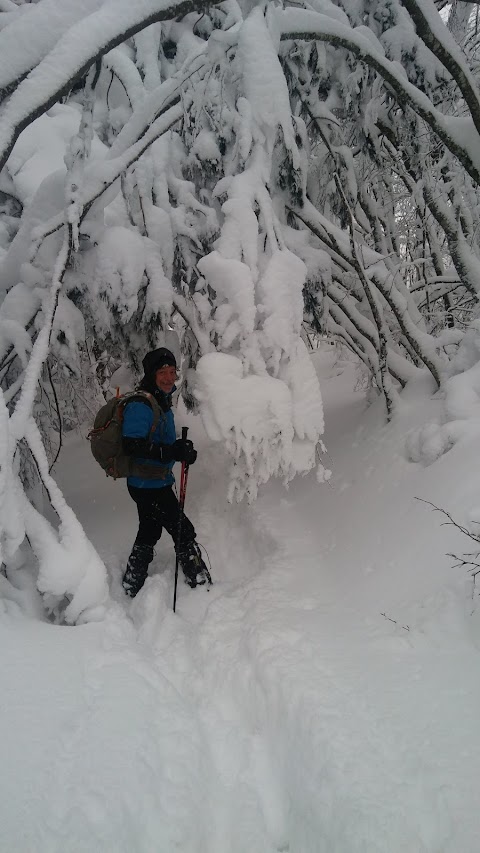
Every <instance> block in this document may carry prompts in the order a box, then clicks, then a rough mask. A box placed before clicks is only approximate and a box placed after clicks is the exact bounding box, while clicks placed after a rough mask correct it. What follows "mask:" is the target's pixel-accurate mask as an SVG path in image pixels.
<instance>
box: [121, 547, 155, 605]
mask: <svg viewBox="0 0 480 853" xmlns="http://www.w3.org/2000/svg"><path fill="white" fill-rule="evenodd" d="M152 560H153V548H152V546H151V545H134V546H133V548H132V553H131V554H130V556H129V558H128V563H127V568H126V570H125V574H124V576H123V580H122V586H123V588H124V590H125V592H126V594H127V595H129V596H130V598H135V596H136V594H137V592H140V590H141V588H142V586H143V584H144V583H145V581H146V579H147V575H148V567H149V565H150V563H151V562H152Z"/></svg>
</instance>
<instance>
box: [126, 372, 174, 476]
mask: <svg viewBox="0 0 480 853" xmlns="http://www.w3.org/2000/svg"><path fill="white" fill-rule="evenodd" d="M140 388H142V389H143V390H145V391H149V393H151V394H153V396H154V397H155V399H156V401H157V403H158V405H159V406H160V412H161V414H160V418H159V421H158V424H157V427H156V429H155V432H154V433H153V436H151V435H150V430H151V428H152V425H153V411H152V408H151V406H150V405H149V404H148V402H147V401H146V400H145V402H143V401H142V400H132V402H131V403H127V405H126V406H125V409H124V413H123V427H122V434H123V446H124V449H125V452H126V453H127V454H128V455H129V456H132V457H133V458H134V459H135V461H136V462H140V463H141V464H142V465H152V466H157V467H158V468H159V472H160V470H161V473H162V475H164V476H159V477H158V479H155V478H151V479H150V478H148V479H143V478H142V477H128V478H127V483H128V485H129V486H135V487H136V488H139V489H161V488H163V487H164V486H171V485H173V483H174V482H175V477H174V476H173V471H172V469H173V466H174V464H175V463H174V462H172V461H168V462H164V461H162V447H163V446H164V445H171V444H173V443H174V441H175V440H176V435H175V419H174V416H173V411H172V394H173V391H175V386H174V387H173V389H172V394H165V393H164V392H163V391H160V389H158V388H157V387H156V386H155V387H153V388H152V387H145V384H144V383H142V384H141V385H140ZM165 469H167V472H166V473H165Z"/></svg>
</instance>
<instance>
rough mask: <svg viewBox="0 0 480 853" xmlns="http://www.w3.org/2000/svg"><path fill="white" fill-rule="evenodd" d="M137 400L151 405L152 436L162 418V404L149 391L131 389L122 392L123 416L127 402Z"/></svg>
mask: <svg viewBox="0 0 480 853" xmlns="http://www.w3.org/2000/svg"><path fill="white" fill-rule="evenodd" d="M135 400H137V401H138V402H141V403H146V404H147V405H148V406H150V408H151V410H152V413H153V422H152V426H151V427H150V436H153V435H154V433H155V430H156V428H157V426H158V422H159V420H160V417H161V416H163V412H162V411H161V409H160V406H159V405H158V403H157V401H156V399H155V397H154V396H153V394H150V392H149V391H142V390H140V389H138V390H137V391H129V392H128V393H127V394H122V397H121V406H122V416H123V409H124V408H125V406H126V405H127V403H132V402H135Z"/></svg>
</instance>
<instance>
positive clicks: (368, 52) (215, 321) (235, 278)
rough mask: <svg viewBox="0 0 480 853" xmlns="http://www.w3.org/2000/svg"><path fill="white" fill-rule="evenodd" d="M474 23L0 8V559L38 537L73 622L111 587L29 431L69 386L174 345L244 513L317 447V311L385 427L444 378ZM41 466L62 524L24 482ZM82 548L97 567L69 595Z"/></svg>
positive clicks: (462, 259) (478, 125)
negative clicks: (358, 369)
mask: <svg viewBox="0 0 480 853" xmlns="http://www.w3.org/2000/svg"><path fill="white" fill-rule="evenodd" d="M440 12H441V14H440ZM476 32H477V30H476V25H475V8H474V7H473V5H472V4H467V3H456V4H454V5H453V6H450V5H448V6H444V5H443V4H442V3H440V4H439V8H437V7H436V6H435V5H434V4H433V2H431V0H402V2H400V0H388V2H387V0H380V2H378V0H358V2H355V3H351V2H346V0H345V2H336V3H333V2H330V0H309V2H305V3H304V4H302V3H300V4H298V3H295V4H294V5H293V4H289V3H285V4H284V5H283V6H281V5H278V4H276V3H273V2H263V3H261V4H260V3H258V4H257V3H253V2H244V3H238V2H237V0H225V2H223V3H218V4H214V3H211V4H207V3H205V2H202V3H200V2H198V3H197V2H195V0H188V2H186V0H184V2H177V3H175V2H172V3H167V2H160V0H142V2H136V3H134V4H132V3H130V2H129V0H40V2H38V3H36V4H29V3H27V4H22V3H19V4H13V3H11V2H5V0H4V2H3V3H2V4H1V11H0V56H1V60H0V92H1V93H2V96H3V101H2V106H1V109H0V165H1V166H2V167H3V168H2V171H1V172H0V214H1V217H2V218H1V223H2V224H1V230H0V247H3V252H4V254H3V263H2V267H1V273H0V275H1V279H0V285H1V287H2V288H3V296H2V299H3V301H2V304H1V307H0V347H1V352H0V369H1V373H0V378H1V382H2V388H3V392H2V401H1V405H2V411H3V415H2V418H3V420H4V425H5V431H4V434H5V436H7V437H8V438H5V440H4V441H3V444H2V447H3V451H2V454H3V455H2V465H1V472H2V477H3V481H4V484H5V486H4V490H3V492H2V494H4V495H5V493H6V492H5V488H6V487H7V484H8V488H9V489H10V490H11V491H10V494H11V493H12V492H15V494H16V495H17V498H16V503H12V502H11V499H10V497H9V499H8V502H9V507H8V508H9V512H6V513H5V515H4V516H3V517H2V523H3V525H4V526H3V528H2V538H1V542H2V548H3V551H2V559H3V560H4V562H6V563H8V561H9V560H14V559H15V555H16V553H17V551H18V548H19V546H20V545H21V543H22V542H23V541H24V539H25V536H28V539H29V541H30V543H31V544H32V546H33V548H34V550H35V552H36V554H37V556H38V557H39V560H40V565H41V571H40V578H39V588H40V589H42V590H43V591H45V592H46V593H49V594H50V595H53V596H54V597H53V599H51V601H52V602H53V604H55V603H57V604H58V603H59V602H60V600H61V599H62V598H63V597H64V595H66V596H67V597H69V598H71V599H72V600H71V602H70V605H69V608H70V609H69V612H68V613H67V618H70V619H72V620H74V619H76V618H77V617H78V615H79V614H80V613H81V612H82V611H85V610H86V608H87V607H88V606H90V605H93V604H95V603H96V602H97V601H98V600H99V598H101V597H102V595H101V594H100V592H99V586H98V584H97V587H96V588H94V587H95V582H94V581H92V580H91V578H94V579H98V577H99V576H100V575H101V570H100V569H99V561H98V558H97V557H96V555H94V554H93V553H92V554H91V555H90V558H89V559H88V560H86V559H85V549H88V547H89V546H88V545H87V544H86V540H85V539H84V537H83V533H82V532H81V529H80V527H79V526H78V525H77V523H76V522H75V521H74V520H73V519H72V515H71V513H70V511H69V510H68V508H66V506H65V505H64V503H62V500H61V498H60V496H59V495H58V492H57V490H56V487H55V484H54V482H53V480H52V479H51V476H50V474H49V472H48V462H47V456H46V454H45V451H44V448H43V443H42V440H41V438H40V434H42V435H45V433H48V428H47V429H45V428H42V429H41V432H39V430H38V428H37V427H36V426H35V420H34V417H33V415H34V413H35V412H36V414H37V420H38V418H39V416H41V418H40V421H41V423H40V426H42V423H43V424H45V422H47V424H48V411H49V410H50V406H51V405H52V400H54V399H55V385H57V387H58V386H59V384H60V383H62V388H63V387H64V386H65V384H68V382H71V379H70V377H79V376H82V377H83V378H82V382H83V383H84V384H87V385H89V386H90V387H89V389H88V392H87V393H88V394H89V395H92V393H93V396H95V394H98V393H99V386H98V382H97V380H98V368H99V365H102V364H105V360H106V359H111V360H112V361H113V364H114V365H117V364H119V363H120V362H122V361H123V362H125V361H129V362H130V364H131V366H132V367H133V368H134V369H138V367H139V360H140V358H141V355H142V354H143V352H144V351H145V349H146V348H147V347H149V346H154V345H157V344H160V343H163V342H167V343H169V345H172V340H173V339H174V336H175V335H177V336H178V339H179V341H180V346H181V348H182V351H183V354H184V364H185V366H186V367H187V370H186V371H185V377H186V378H185V382H184V384H183V388H182V391H183V394H184V397H185V399H186V401H187V403H188V404H189V405H193V406H196V407H198V409H199V410H200V412H201V414H202V417H203V421H204V423H205V426H206V428H207V431H208V432H209V434H210V436H211V437H212V438H213V439H217V440H219V441H223V442H224V444H225V446H226V449H227V451H228V452H229V453H230V455H231V457H232V476H231V482H230V488H229V492H230V496H232V497H233V496H236V497H237V498H241V497H243V495H247V496H248V497H249V498H250V499H252V498H254V497H255V495H256V493H257V489H258V486H259V485H260V484H261V483H264V482H266V481H267V480H268V479H269V477H271V476H281V477H282V478H283V479H284V480H285V481H286V482H288V480H290V479H291V478H292V477H293V476H295V475H296V474H297V473H300V472H306V471H308V470H311V469H312V467H314V465H315V464H316V451H317V448H318V447H319V446H320V447H321V446H322V445H321V441H320V437H321V434H322V432H323V414H322V404H321V397H320V392H319V388H318V382H317V379H316V375H315V373H314V371H313V368H312V365H311V362H310V359H309V356H308V353H307V350H306V347H305V344H304V336H303V334H302V323H303V321H304V320H306V321H307V322H308V323H309V324H310V326H313V328H314V329H316V330H317V331H319V332H327V333H333V334H335V335H337V336H338V337H339V338H340V339H341V340H343V341H344V343H345V344H346V345H347V346H348V347H349V348H350V349H352V350H353V352H355V353H356V355H357V356H358V357H359V358H360V359H361V360H362V361H363V362H364V364H365V365H366V368H367V369H368V371H369V373H370V376H371V379H372V382H373V384H374V386H376V387H377V388H378V390H379V391H380V392H381V393H382V394H383V395H384V398H385V402H386V409H387V414H388V415H389V416H390V415H391V414H392V412H393V411H394V408H395V405H396V402H397V399H398V395H399V393H400V392H401V389H402V387H403V386H404V385H405V383H406V382H407V381H408V379H409V378H410V377H411V376H413V375H414V374H415V373H416V372H417V371H418V370H420V369H423V370H425V369H426V370H427V371H429V372H430V373H431V375H432V377H433V379H434V381H435V382H436V383H437V385H439V384H440V383H441V382H442V379H443V377H445V376H447V375H448V373H449V371H451V368H450V366H449V361H448V355H447V353H448V351H449V349H448V348H449V347H454V346H456V345H458V343H459V341H460V339H461V329H462V323H463V324H464V323H465V318H466V317H469V316H471V313H472V312H475V311H476V310H477V309H476V306H477V303H478V291H479V286H480V280H479V273H478V270H479V269H480V267H479V264H478V256H479V250H478V239H477V228H476V216H477V211H478V183H479V180H480V157H479V155H478V151H479V150H480V148H479V145H478V143H479V141H480V140H479V132H480V94H479V90H478V85H477V65H476V50H477V35H476ZM12 238H13V239H12ZM0 251H1V249H0ZM439 306H440V307H439ZM434 333H435V334H434ZM173 345H175V344H173ZM193 367H195V368H196V370H195V371H191V370H189V369H188V368H193ZM89 369H90V370H92V369H97V374H96V375H95V376H92V378H91V379H88V378H86V372H87V371H88V370H89ZM78 381H80V380H78ZM95 383H97V386H96V385H95ZM78 387H79V390H81V389H80V386H78ZM96 387H97V390H96V391H95V388H96ZM39 388H41V394H42V397H43V399H44V401H45V400H46V401H47V402H46V403H45V402H44V405H43V407H42V405H41V399H42V398H39V392H38V389H39ZM84 390H85V389H84ZM66 396H67V397H68V394H67V395H65V394H62V395H61V397H62V399H65V397H66ZM53 408H54V409H59V406H58V395H57V405H56V406H54V407H53ZM60 415H61V412H60ZM57 420H59V417H58V415H57ZM60 420H61V417H60ZM19 448H20V451H21V452H19ZM27 448H28V450H27ZM29 454H30V455H31V456H33V458H34V459H35V462H36V465H37V466H38V470H39V472H40V474H41V476H42V479H43V481H44V484H45V487H46V488H47V489H48V490H49V494H50V499H51V500H52V504H53V505H54V507H55V509H56V510H57V513H58V515H59V518H60V525H59V528H58V530H57V529H54V527H52V526H51V525H47V523H46V522H45V520H44V519H43V518H42V516H41V514H40V512H39V511H38V509H36V508H35V507H34V505H33V503H32V502H31V501H29V499H28V498H27V497H26V495H25V492H24V489H23V488H22V485H21V480H22V478H21V474H22V470H23V467H22V466H25V464H26V462H25V460H26V459H28V458H30V457H29ZM318 475H319V479H320V480H321V479H323V478H324V477H325V470H324V468H323V466H322V465H321V464H320V465H319V466H318ZM23 479H25V478H23ZM27 509H28V511H27ZM3 518H5V519H6V521H5V522H3ZM37 527H39V528H41V529H42V535H41V536H40V535H36V534H35V532H34V531H35V530H36V528H37ZM72 537H78V541H79V542H81V543H82V544H81V548H82V549H83V551H82V550H81V548H80V547H79V548H78V549H77V550H78V553H79V554H81V564H82V566H83V569H78V571H77V570H75V571H73V569H72V571H70V570H68V571H66V572H65V575H64V579H63V581H62V580H59V579H58V578H56V577H55V578H53V573H52V572H50V571H49V568H48V567H49V565H50V564H51V563H52V559H51V554H52V549H53V550H54V549H57V550H60V551H61V549H64V550H63V551H61V553H62V554H63V553H64V551H65V550H66V548H67V546H68V547H70V544H71V541H72ZM53 562H54V561H53ZM85 567H86V568H85ZM42 572H43V575H42ZM42 578H43V580H42ZM52 578H53V580H52ZM88 578H90V581H88ZM57 580H58V584H57V585H56V586H55V583H54V582H53V581H55V582H56V581H57ZM82 584H83V588H84V589H85V588H87V589H89V590H90V591H91V596H90V599H89V600H88V601H85V600H84V599H81V598H80V595H79V589H80V588H81V586H82ZM54 587H55V588H54ZM102 594H103V593H102ZM87 598H88V596H87ZM79 600H80V604H79V603H78V601H79Z"/></svg>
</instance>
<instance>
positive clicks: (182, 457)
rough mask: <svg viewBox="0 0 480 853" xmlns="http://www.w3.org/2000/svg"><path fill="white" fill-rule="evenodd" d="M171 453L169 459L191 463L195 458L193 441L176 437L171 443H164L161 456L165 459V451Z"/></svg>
mask: <svg viewBox="0 0 480 853" xmlns="http://www.w3.org/2000/svg"><path fill="white" fill-rule="evenodd" d="M167 450H168V451H169V452H170V453H171V457H170V458H171V459H173V460H175V462H186V463H187V465H193V463H194V462H195V460H196V458H197V451H196V450H195V448H194V446H193V442H192V441H190V439H188V438H185V439H183V438H177V440H176V441H174V443H173V444H171V445H164V448H163V458H164V459H166V453H165V451H167Z"/></svg>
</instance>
